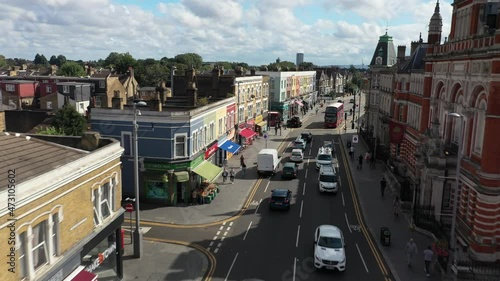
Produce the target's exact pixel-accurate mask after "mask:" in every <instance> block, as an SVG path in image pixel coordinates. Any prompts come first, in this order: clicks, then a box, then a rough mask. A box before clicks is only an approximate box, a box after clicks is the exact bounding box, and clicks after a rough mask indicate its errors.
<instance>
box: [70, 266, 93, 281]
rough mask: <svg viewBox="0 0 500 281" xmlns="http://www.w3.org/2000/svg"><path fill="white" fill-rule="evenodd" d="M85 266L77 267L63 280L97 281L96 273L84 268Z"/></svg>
mask: <svg viewBox="0 0 500 281" xmlns="http://www.w3.org/2000/svg"><path fill="white" fill-rule="evenodd" d="M84 268H85V267H83V266H79V267H77V268H76V269H75V270H74V271H73V272H72V273H71V274H70V275H68V277H66V278H64V281H97V275H95V274H94V273H91V272H88V271H85V270H84Z"/></svg>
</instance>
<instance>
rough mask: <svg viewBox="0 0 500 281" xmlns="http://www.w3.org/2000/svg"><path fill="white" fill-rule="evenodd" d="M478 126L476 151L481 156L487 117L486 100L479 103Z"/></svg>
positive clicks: (476, 129) (477, 112) (475, 141)
mask: <svg viewBox="0 0 500 281" xmlns="http://www.w3.org/2000/svg"><path fill="white" fill-rule="evenodd" d="M475 119H476V120H475V121H476V124H475V125H476V126H475V127H476V128H475V131H476V133H475V137H474V152H475V153H477V154H479V155H480V156H481V153H482V151H483V141H484V128H485V121H486V120H485V119H486V102H485V101H484V100H483V101H481V103H480V105H479V109H478V110H477V111H476V118H475Z"/></svg>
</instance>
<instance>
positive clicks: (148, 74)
mask: <svg viewBox="0 0 500 281" xmlns="http://www.w3.org/2000/svg"><path fill="white" fill-rule="evenodd" d="M169 76H170V71H169V69H168V67H167V66H164V65H161V64H159V63H155V64H153V65H150V66H147V67H146V68H145V73H144V80H143V82H142V84H140V85H141V86H153V87H155V86H159V85H160V83H161V82H162V81H165V82H167V81H168V80H169V79H170V78H169Z"/></svg>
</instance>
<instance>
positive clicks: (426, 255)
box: [424, 246, 434, 277]
mask: <svg viewBox="0 0 500 281" xmlns="http://www.w3.org/2000/svg"><path fill="white" fill-rule="evenodd" d="M433 256H434V252H433V251H432V249H431V246H428V247H427V249H425V250H424V263H425V273H427V277H431V271H430V265H431V262H432V257H433Z"/></svg>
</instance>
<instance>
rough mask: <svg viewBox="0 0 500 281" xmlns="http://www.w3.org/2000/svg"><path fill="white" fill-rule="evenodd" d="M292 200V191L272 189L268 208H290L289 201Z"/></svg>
mask: <svg viewBox="0 0 500 281" xmlns="http://www.w3.org/2000/svg"><path fill="white" fill-rule="evenodd" d="M291 200H292V192H291V191H290V190H288V189H281V188H279V189H273V190H271V198H270V199H269V209H271V210H272V209H284V210H290V201H291Z"/></svg>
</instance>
